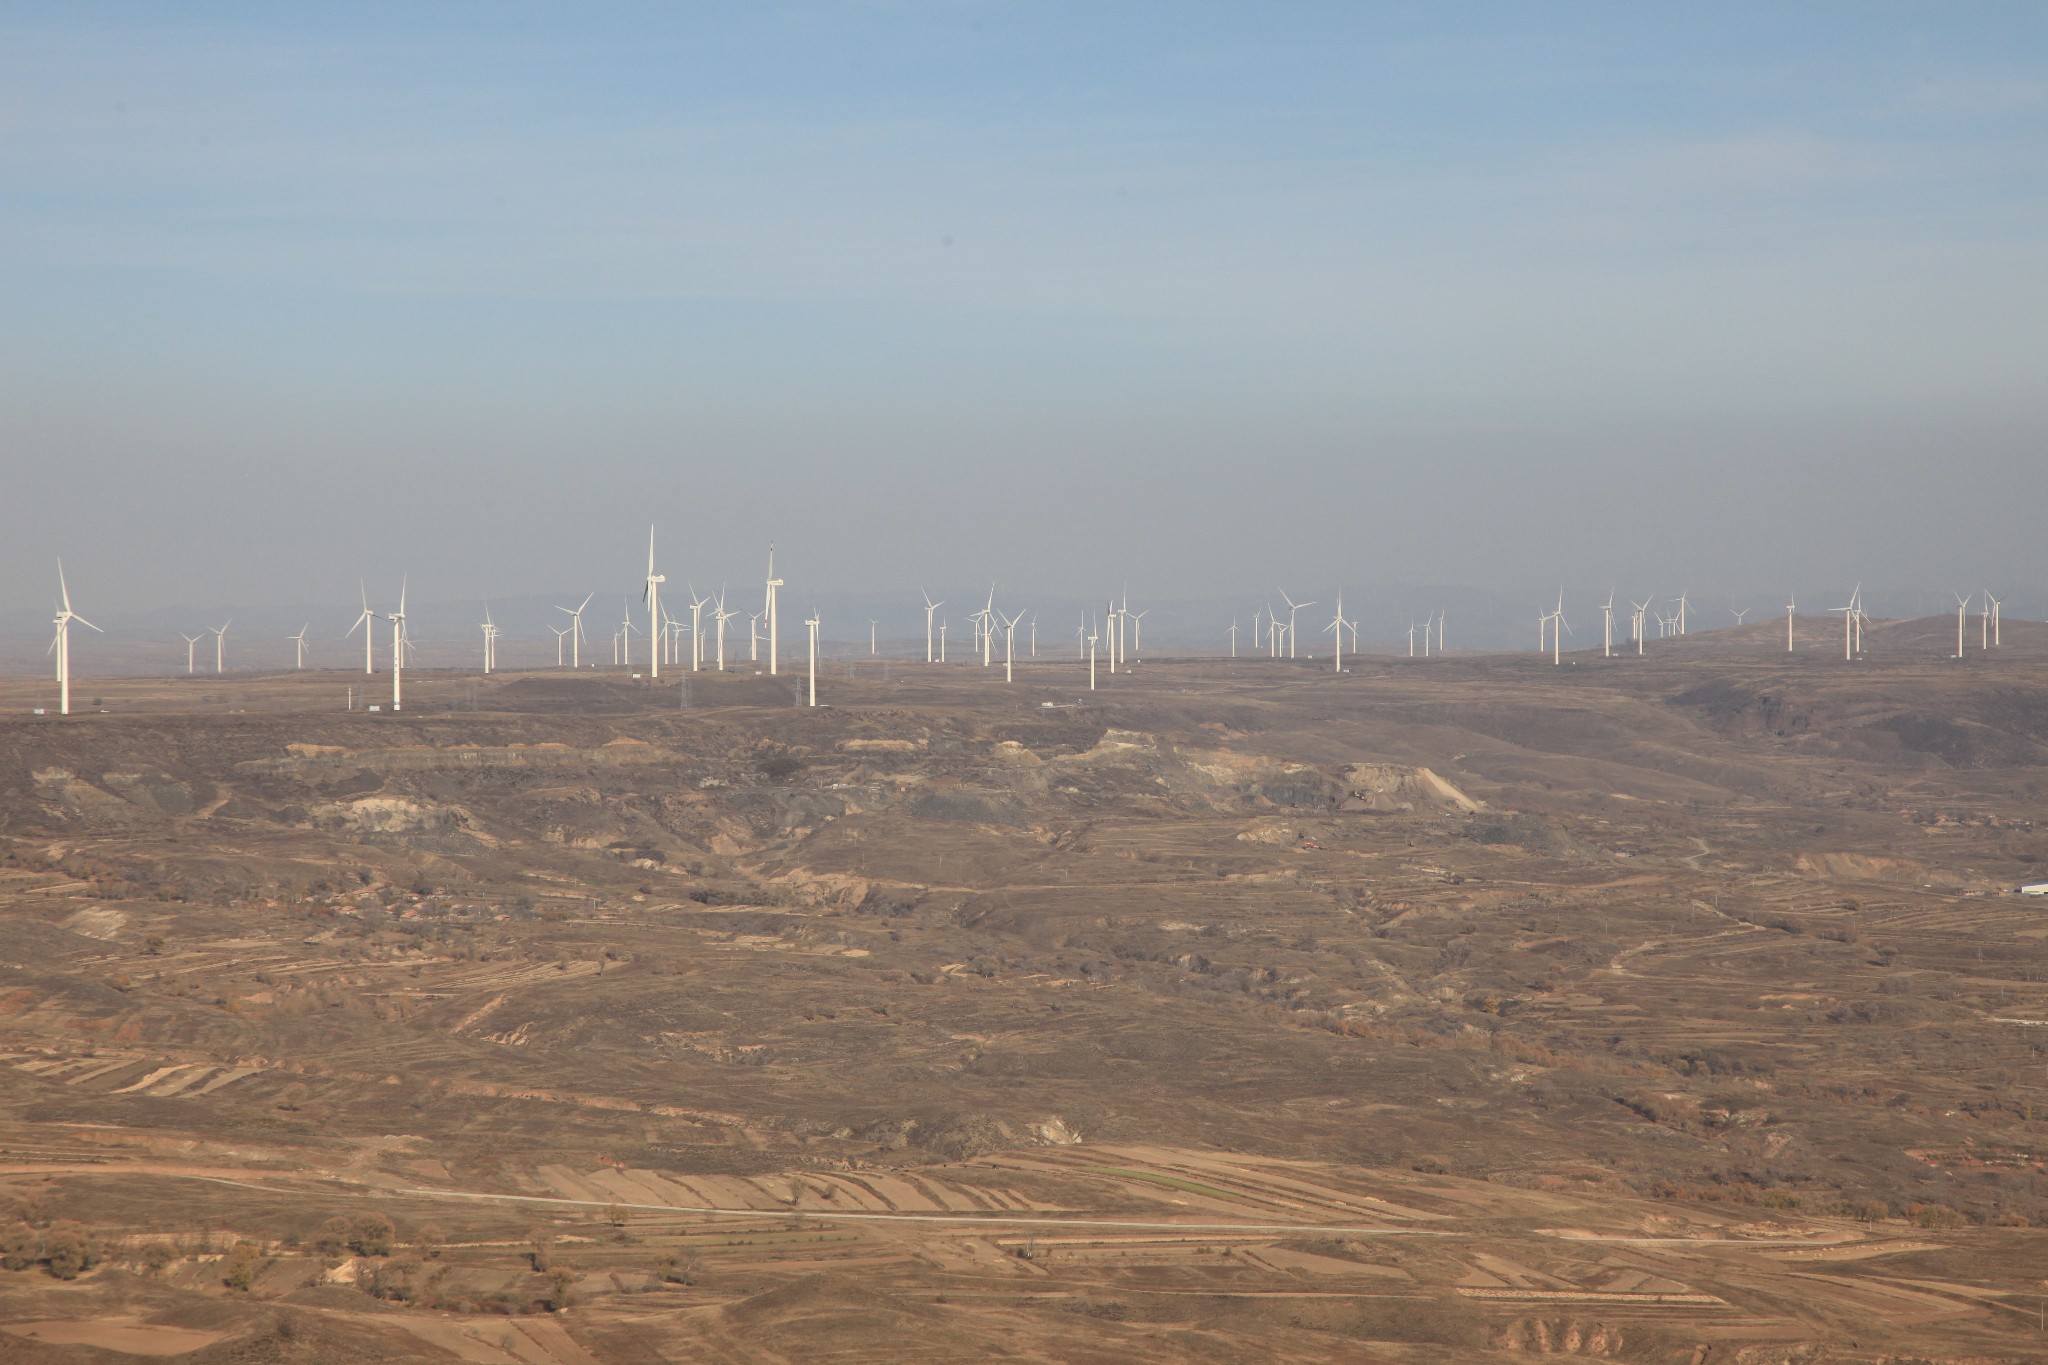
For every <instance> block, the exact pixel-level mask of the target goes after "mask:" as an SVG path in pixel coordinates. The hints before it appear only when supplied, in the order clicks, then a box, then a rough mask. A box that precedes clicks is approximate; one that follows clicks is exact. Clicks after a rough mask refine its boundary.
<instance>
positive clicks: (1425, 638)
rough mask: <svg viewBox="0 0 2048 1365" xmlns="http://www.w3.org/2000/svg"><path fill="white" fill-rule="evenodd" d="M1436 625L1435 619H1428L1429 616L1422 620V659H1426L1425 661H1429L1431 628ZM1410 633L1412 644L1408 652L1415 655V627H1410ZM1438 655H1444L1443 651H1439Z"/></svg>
mask: <svg viewBox="0 0 2048 1365" xmlns="http://www.w3.org/2000/svg"><path fill="white" fill-rule="evenodd" d="M1434 624H1435V621H1434V619H1433V618H1431V617H1428V616H1425V617H1423V618H1422V657H1423V658H1425V659H1427V658H1428V657H1429V636H1430V627H1431V626H1432V625H1434ZM1408 633H1409V638H1410V644H1409V646H1408V652H1409V653H1410V654H1413V653H1414V652H1415V645H1414V643H1413V638H1414V633H1415V628H1414V627H1413V626H1410V627H1409V628H1408ZM1438 653H1442V651H1441V650H1439V651H1438Z"/></svg>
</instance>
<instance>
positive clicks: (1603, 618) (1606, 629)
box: [1600, 588, 1614, 659]
mask: <svg viewBox="0 0 2048 1365" xmlns="http://www.w3.org/2000/svg"><path fill="white" fill-rule="evenodd" d="M1600 657H1601V658H1603V659H1611V658H1613V657H1614V589H1612V588H1609V589H1608V590H1607V605H1606V606H1604V607H1602V608H1600Z"/></svg>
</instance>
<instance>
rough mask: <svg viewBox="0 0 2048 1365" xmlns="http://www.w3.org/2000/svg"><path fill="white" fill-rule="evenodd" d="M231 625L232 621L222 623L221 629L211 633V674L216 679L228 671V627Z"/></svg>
mask: <svg viewBox="0 0 2048 1365" xmlns="http://www.w3.org/2000/svg"><path fill="white" fill-rule="evenodd" d="M233 624H234V621H233V620H232V619H230V620H227V621H224V622H222V623H221V628H220V629H219V630H217V631H215V632H214V633H213V672H214V676H216V677H218V676H219V675H221V674H222V673H225V672H227V671H228V627H229V626H231V625H233Z"/></svg>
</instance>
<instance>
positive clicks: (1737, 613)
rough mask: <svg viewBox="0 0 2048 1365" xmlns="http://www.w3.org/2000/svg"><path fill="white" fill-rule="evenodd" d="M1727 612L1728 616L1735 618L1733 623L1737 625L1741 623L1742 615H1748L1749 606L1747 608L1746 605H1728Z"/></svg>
mask: <svg viewBox="0 0 2048 1365" xmlns="http://www.w3.org/2000/svg"><path fill="white" fill-rule="evenodd" d="M1728 614H1729V615H1730V616H1733V617H1734V618H1735V624H1736V625H1738V626H1739V625H1741V624H1742V618H1743V617H1745V616H1747V615H1749V608H1748V607H1730V608H1728Z"/></svg>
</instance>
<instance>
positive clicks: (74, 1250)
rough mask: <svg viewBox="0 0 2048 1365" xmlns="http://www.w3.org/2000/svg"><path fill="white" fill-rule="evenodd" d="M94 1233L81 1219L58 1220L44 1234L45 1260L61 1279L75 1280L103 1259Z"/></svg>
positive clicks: (51, 1271) (53, 1273)
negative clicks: (70, 1220) (68, 1221)
mask: <svg viewBox="0 0 2048 1365" xmlns="http://www.w3.org/2000/svg"><path fill="white" fill-rule="evenodd" d="M99 1259H100V1256H99V1247H98V1246H97V1245H96V1244H95V1243H94V1242H93V1238H92V1233H91V1232H89V1231H87V1230H86V1228H85V1227H84V1226H82V1225H81V1224H78V1223H57V1224H54V1225H52V1227H51V1228H50V1230H49V1231H48V1232H46V1233H44V1234H43V1263H44V1264H45V1265H47V1266H49V1268H50V1273H51V1274H52V1275H55V1276H56V1277H57V1278H58V1279H60V1280H75V1279H77V1278H78V1277H79V1276H80V1275H82V1274H84V1273H85V1272H86V1271H88V1270H90V1269H92V1268H93V1266H95V1265H97V1264H98V1263H99Z"/></svg>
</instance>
